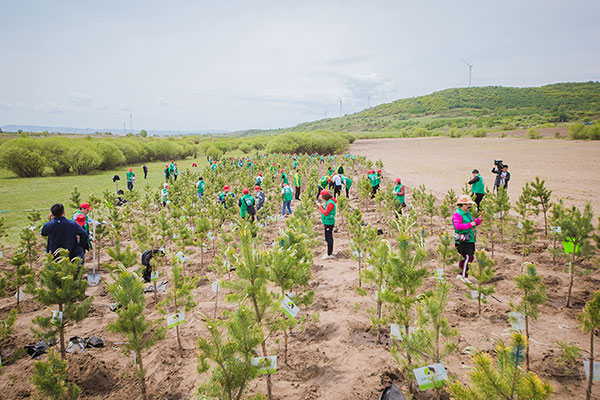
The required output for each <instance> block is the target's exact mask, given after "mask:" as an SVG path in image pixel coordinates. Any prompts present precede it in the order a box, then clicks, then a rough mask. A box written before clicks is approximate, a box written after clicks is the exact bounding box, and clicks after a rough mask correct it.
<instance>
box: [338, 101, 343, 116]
mask: <svg viewBox="0 0 600 400" xmlns="http://www.w3.org/2000/svg"><path fill="white" fill-rule="evenodd" d="M338 99H340V117H341V116H342V98H341V97H338Z"/></svg>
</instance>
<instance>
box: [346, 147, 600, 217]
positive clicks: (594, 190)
mask: <svg viewBox="0 0 600 400" xmlns="http://www.w3.org/2000/svg"><path fill="white" fill-rule="evenodd" d="M350 151H351V152H352V153H356V154H361V155H365V156H367V157H369V158H371V159H372V160H378V159H381V160H382V161H383V163H384V166H385V174H386V175H387V176H388V177H390V178H392V177H394V178H395V177H400V178H402V180H403V183H405V184H406V185H407V186H408V188H409V189H410V188H414V187H417V186H419V185H421V184H424V185H425V186H426V187H427V188H428V189H430V190H433V191H434V192H436V193H437V194H438V195H441V194H443V193H445V192H446V191H447V190H448V189H450V188H454V189H455V190H457V191H458V193H460V189H461V188H462V187H463V186H464V184H465V182H466V181H467V179H469V178H470V176H471V171H472V170H473V169H474V168H477V169H479V171H480V172H481V174H482V176H483V179H484V181H485V184H486V187H489V188H491V187H492V185H493V184H494V178H495V175H494V174H492V173H491V170H492V167H493V161H494V159H496V160H503V161H504V162H505V163H506V164H508V165H509V171H510V173H511V181H510V184H509V195H510V197H511V199H513V201H516V199H517V197H518V196H519V194H520V192H521V187H522V186H523V184H524V183H525V182H527V181H531V180H533V179H534V178H535V176H536V175H538V176H540V178H542V179H545V180H546V185H547V187H549V188H550V189H551V190H552V191H553V194H554V196H556V197H560V198H563V199H565V200H566V201H567V202H568V203H569V204H575V205H578V206H581V205H583V204H584V203H585V202H591V203H592V206H593V208H594V211H595V214H596V215H598V214H600V142H599V141H570V140H555V139H539V140H530V139H521V138H509V137H506V138H499V137H498V138H472V137H461V138H456V139H452V138H447V137H434V138H414V139H413V138H409V139H372V140H359V141H356V142H355V143H354V144H353V145H352V147H351V148H350Z"/></svg>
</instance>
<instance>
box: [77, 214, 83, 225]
mask: <svg viewBox="0 0 600 400" xmlns="http://www.w3.org/2000/svg"><path fill="white" fill-rule="evenodd" d="M75 222H77V223H78V224H79V225H81V226H84V225H85V214H77V216H76V217H75Z"/></svg>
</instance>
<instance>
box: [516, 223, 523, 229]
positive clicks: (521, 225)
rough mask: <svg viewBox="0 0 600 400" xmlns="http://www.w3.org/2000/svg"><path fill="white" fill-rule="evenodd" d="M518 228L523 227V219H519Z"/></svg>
mask: <svg viewBox="0 0 600 400" xmlns="http://www.w3.org/2000/svg"><path fill="white" fill-rule="evenodd" d="M517 228H519V229H523V223H522V222H521V221H517Z"/></svg>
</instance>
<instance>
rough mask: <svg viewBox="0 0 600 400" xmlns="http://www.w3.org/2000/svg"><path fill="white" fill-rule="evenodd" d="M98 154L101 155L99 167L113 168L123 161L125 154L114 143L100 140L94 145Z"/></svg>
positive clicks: (104, 168)
mask: <svg viewBox="0 0 600 400" xmlns="http://www.w3.org/2000/svg"><path fill="white" fill-rule="evenodd" d="M96 149H97V151H98V154H100V156H101V157H102V161H101V162H100V169H103V170H108V169H113V168H115V167H117V166H119V165H121V164H123V163H124V162H125V155H124V154H123V152H122V151H121V150H120V149H119V148H118V147H117V146H116V145H114V144H112V143H110V142H100V143H98V145H97V146H96Z"/></svg>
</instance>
